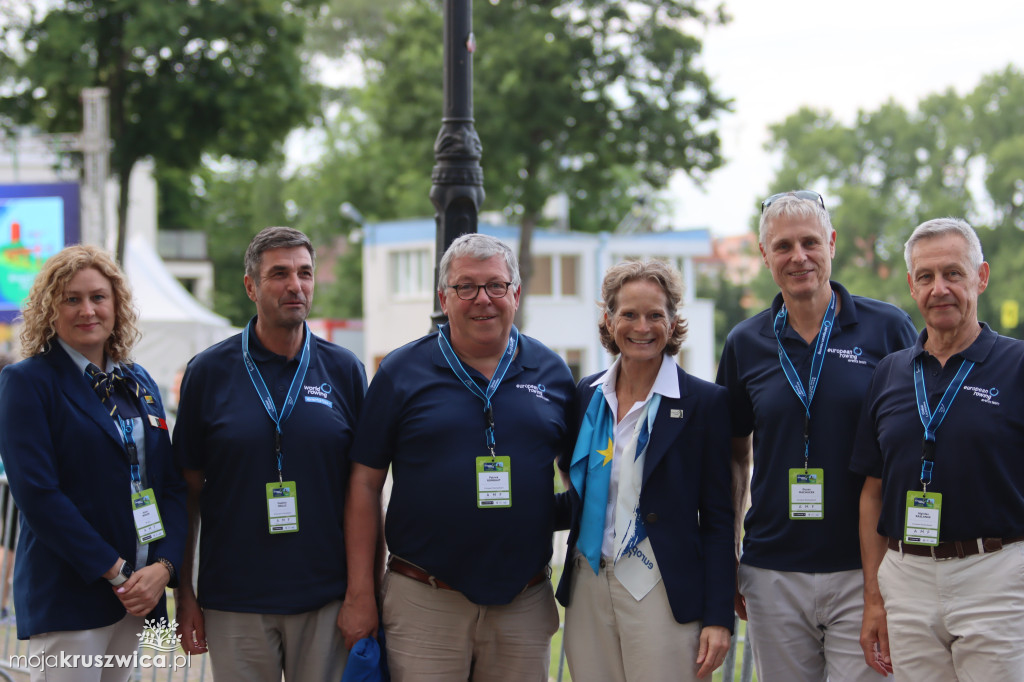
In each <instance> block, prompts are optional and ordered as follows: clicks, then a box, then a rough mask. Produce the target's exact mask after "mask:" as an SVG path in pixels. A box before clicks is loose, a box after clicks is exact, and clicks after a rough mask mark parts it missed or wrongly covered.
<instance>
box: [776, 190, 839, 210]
mask: <svg viewBox="0 0 1024 682" xmlns="http://www.w3.org/2000/svg"><path fill="white" fill-rule="evenodd" d="M782 197H796V198H797V199H807V200H808V201H817V202H818V203H819V204H821V207H822V208H825V199H824V198H823V197H822V196H821V195H820V194H818V193H817V192H815V191H814V190H812V189H798V190H796V191H795V192H779V193H778V194H773V195H771V196H770V197H768V198H767V199H765V200H764V201H762V202H761V213H764V212H765V209H767V208H768V207H769V206H771V205H772V204H774V203H775V202H776V201H777V200H778V199H781V198H782Z"/></svg>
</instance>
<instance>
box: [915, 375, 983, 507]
mask: <svg viewBox="0 0 1024 682" xmlns="http://www.w3.org/2000/svg"><path fill="white" fill-rule="evenodd" d="M972 369H974V363H973V362H968V361H967V360H966V359H965V360H963V361H962V362H961V363H960V368H959V369H958V370H957V371H956V375H955V376H954V377H953V379H952V380H951V381H950V382H949V385H948V386H946V390H945V391H944V392H943V394H942V399H941V400H939V404H938V405H937V406H936V407H935V412H932V410H931V408H930V407H929V406H928V391H927V389H926V388H925V385H924V361H923V360H922V359H921V358H920V357H917V358H915V359H914V394H915V396H916V398H917V416H918V417H919V418H920V419H921V425H922V426H923V427H924V439H923V440H922V441H921V486H922V492H925V493H927V492H928V484H929V483H931V482H932V471H933V470H934V469H935V432H936V431H938V430H939V426H940V425H941V424H942V420H943V419H945V418H946V415H947V414H948V413H949V408H950V407H952V406H953V401H954V400H956V396H957V395H958V392H959V391H960V387H961V386H963V384H964V380H966V379H967V375H968V374H970V373H971V370H972Z"/></svg>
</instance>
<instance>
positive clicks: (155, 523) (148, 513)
mask: <svg viewBox="0 0 1024 682" xmlns="http://www.w3.org/2000/svg"><path fill="white" fill-rule="evenodd" d="M132 517H133V519H134V520H135V534H136V535H137V536H138V537H139V543H140V544H143V545H148V544H149V543H151V542H153V541H154V540H159V539H160V538H162V537H164V536H165V535H167V533H166V532H165V531H164V522H163V521H161V520H160V510H159V509H157V506H156V495H154V494H153V489H152V488H146V489H145V490H142V491H140V492H137V493H134V494H132Z"/></svg>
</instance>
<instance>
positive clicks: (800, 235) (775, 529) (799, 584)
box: [718, 190, 916, 682]
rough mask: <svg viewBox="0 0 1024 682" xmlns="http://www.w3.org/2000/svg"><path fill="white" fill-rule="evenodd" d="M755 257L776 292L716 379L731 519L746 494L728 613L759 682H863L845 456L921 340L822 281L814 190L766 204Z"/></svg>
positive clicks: (745, 328)
mask: <svg viewBox="0 0 1024 682" xmlns="http://www.w3.org/2000/svg"><path fill="white" fill-rule="evenodd" d="M759 245H760V249H761V256H762V259H763V260H764V264H765V265H766V266H767V267H768V269H769V271H770V272H771V274H772V279H774V280H775V283H776V285H778V287H779V294H778V295H777V296H776V297H775V300H774V301H773V302H772V306H771V308H770V309H768V310H764V311H762V312H760V313H758V314H757V315H755V316H753V317H751V318H750V319H748V320H746V321H744V322H741V323H740V324H738V325H736V327H735V328H734V329H733V330H732V332H730V333H729V336H728V338H727V339H726V342H725V349H724V350H723V352H722V360H721V363H720V364H719V367H718V383H719V384H721V385H723V386H725V387H726V388H727V389H728V391H729V401H730V406H731V410H732V422H733V491H734V504H735V506H736V518H737V519H741V518H743V511H744V505H745V502H746V495H747V492H748V489H749V492H750V496H751V505H750V510H749V511H748V512H747V514H746V518H745V521H744V530H745V534H743V552H742V556H741V558H740V563H739V570H738V577H737V580H738V592H737V595H736V612H737V614H739V616H740V617H741V618H745V619H746V620H747V634H748V636H749V637H750V638H751V644H752V647H753V653H754V664H755V666H756V668H757V675H758V679H759V680H761V681H762V682H824V680H826V679H829V680H831V681H832V682H846V681H848V680H870V679H873V678H877V675H876V673H875V671H873V670H872V669H871V668H870V667H868V666H867V665H865V663H864V657H863V653H862V651H861V648H860V643H859V637H860V624H861V613H862V607H863V594H862V593H863V588H864V583H863V578H862V576H861V570H860V569H861V563H860V549H859V544H858V535H857V529H858V526H857V518H858V517H857V512H858V500H859V497H860V490H861V486H862V484H863V482H864V477H863V476H858V475H856V474H853V473H852V472H851V471H850V470H849V463H850V454H851V449H852V446H853V438H854V433H855V432H856V426H857V418H858V415H859V412H860V406H861V403H862V401H863V399H864V395H865V392H866V391H867V386H868V382H869V381H870V379H871V373H872V371H873V370H874V368H875V365H877V364H878V362H879V360H881V359H882V358H883V357H885V356H886V355H888V354H889V353H892V352H894V351H897V350H900V349H902V348H905V347H907V346H909V345H911V344H913V342H914V338H915V336H916V333H915V330H914V327H913V324H912V323H911V320H910V316H909V315H907V314H906V313H905V312H903V311H901V310H900V309H899V308H896V307H895V306H892V305H890V304H888V303H882V302H880V301H875V300H872V299H869V298H863V297H860V296H852V295H851V294H850V293H849V292H848V291H847V290H846V289H845V288H844V287H843V286H842V285H840V284H839V283H837V282H832V281H830V279H829V277H830V276H831V273H832V259H833V258H834V257H835V247H836V232H835V230H834V229H833V228H832V223H831V220H830V218H829V214H828V211H827V210H826V209H825V202H824V199H822V197H821V195H820V194H818V193H817V192H812V191H810V190H800V191H796V192H785V193H782V194H775V195H773V196H771V197H769V198H768V199H766V200H765V201H764V202H763V203H762V204H761V223H760V230H759ZM751 441H753V450H752V451H751ZM751 462H752V463H753V475H752V477H751V473H750V466H751ZM740 536H741V533H740V529H739V528H737V534H736V537H737V548H738V547H739V539H740Z"/></svg>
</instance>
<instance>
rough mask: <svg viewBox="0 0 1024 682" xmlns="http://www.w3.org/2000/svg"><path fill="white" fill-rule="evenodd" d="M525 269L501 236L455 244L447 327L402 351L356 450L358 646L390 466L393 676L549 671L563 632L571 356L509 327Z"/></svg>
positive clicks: (543, 674) (402, 679)
mask: <svg viewBox="0 0 1024 682" xmlns="http://www.w3.org/2000/svg"><path fill="white" fill-rule="evenodd" d="M519 287H520V283H519V268H518V265H517V263H516V258H515V254H513V252H512V250H511V249H510V248H509V247H508V246H507V245H506V244H504V243H503V242H501V241H499V240H497V239H495V238H493V237H489V236H486V235H482V234H469V235H463V236H462V237H459V238H458V239H456V240H455V241H454V242H453V243H452V245H451V247H449V249H448V250H447V252H446V253H445V254H444V257H443V258H442V260H441V264H440V267H439V272H438V296H439V297H440V301H441V308H442V310H443V311H444V313H445V314H446V315H447V316H448V324H447V325H444V326H442V327H441V329H440V331H439V332H437V333H433V334H429V335H427V336H425V337H423V338H421V339H419V340H417V341H414V342H412V343H410V344H408V345H406V346H403V347H402V348H399V349H398V350H396V351H394V352H392V353H391V354H389V355H388V356H387V357H386V358H384V361H383V362H382V363H381V365H380V368H379V369H378V370H377V374H376V376H375V377H374V379H373V381H372V382H371V384H370V389H369V392H368V393H367V396H366V400H367V402H366V405H365V408H364V412H363V418H362V419H361V420H360V423H359V427H358V428H357V434H356V441H355V443H354V445H353V449H352V460H353V465H352V474H351V479H350V486H349V495H350V497H349V502H348V506H347V508H346V514H345V533H346V541H347V556H348V569H349V583H348V592H347V594H346V596H345V602H344V605H343V607H342V631H343V633H344V635H345V639H346V642H349V643H351V644H354V643H355V642H356V641H357V640H358V639H359V638H361V637H365V636H367V635H370V634H373V633H375V632H376V630H377V628H378V612H377V608H378V602H377V599H376V596H377V595H376V589H375V583H376V580H375V578H376V577H377V576H376V575H375V567H374V549H375V546H376V538H377V532H378V530H377V529H378V524H379V522H380V515H381V503H380V495H381V490H382V487H383V484H384V479H385V475H386V473H387V469H388V467H389V466H390V467H391V471H392V476H393V482H394V485H393V488H392V493H391V499H390V502H389V504H388V508H387V519H386V527H385V530H386V535H387V544H388V549H389V550H390V552H391V555H390V558H389V560H388V571H387V573H386V575H385V577H384V579H383V586H382V601H381V603H380V605H381V609H382V610H381V620H380V626H381V627H383V629H384V631H385V632H386V634H387V638H386V643H387V658H388V665H389V667H390V671H391V677H392V679H393V680H395V682H406V681H408V680H476V681H481V680H494V681H498V680H501V681H503V682H516V681H523V682H542V681H544V680H547V678H548V668H549V665H550V653H549V646H550V639H551V635H552V634H554V632H555V631H556V630H557V629H558V613H557V611H556V609H555V602H554V597H553V593H552V589H551V583H550V581H549V580H548V561H549V560H550V558H551V535H552V531H553V530H554V516H555V502H554V499H555V498H554V489H553V481H554V468H553V463H554V461H555V459H556V457H557V456H558V455H559V454H560V453H561V452H563V451H566V450H571V449H572V446H573V441H574V439H575V433H574V432H573V428H572V425H573V419H572V415H571V404H572V399H573V393H574V390H575V387H574V385H573V380H572V375H571V374H570V372H569V369H568V367H566V365H565V363H564V362H563V361H562V360H561V358H559V357H558V356H557V355H556V354H555V353H553V352H552V351H551V350H549V349H547V348H546V347H545V346H543V345H542V344H541V343H540V342H538V341H537V340H535V339H532V338H530V337H527V336H523V335H521V334H519V332H518V330H517V329H516V328H515V326H514V325H513V324H512V320H513V317H514V315H515V312H516V308H517V307H518V304H519V293H520V289H519Z"/></svg>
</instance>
